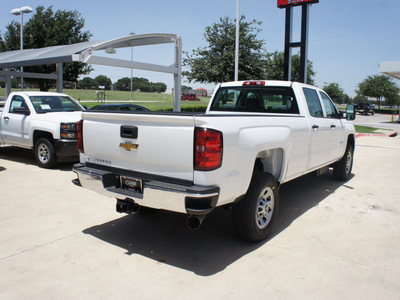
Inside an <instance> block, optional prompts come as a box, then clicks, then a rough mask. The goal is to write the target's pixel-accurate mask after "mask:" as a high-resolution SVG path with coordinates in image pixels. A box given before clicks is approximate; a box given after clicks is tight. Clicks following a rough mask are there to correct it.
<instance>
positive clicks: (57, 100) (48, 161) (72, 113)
mask: <svg viewBox="0 0 400 300" xmlns="http://www.w3.org/2000/svg"><path fill="white" fill-rule="evenodd" d="M1 110H2V111H1ZM84 110H85V109H84V108H83V106H81V105H80V104H79V103H78V102H77V101H75V100H74V99H72V98H71V97H69V96H68V95H65V94H60V93H48V92H14V93H11V94H10V95H9V96H8V98H7V100H6V102H5V104H4V107H2V108H1V109H0V145H1V144H7V145H11V146H17V147H22V148H28V149H34V151H35V157H36V161H37V163H38V165H39V166H40V167H43V168H53V167H54V166H55V165H56V164H57V162H62V161H74V160H75V161H78V160H79V151H78V148H77V140H76V124H77V122H78V121H79V120H80V119H81V113H82V111H84Z"/></svg>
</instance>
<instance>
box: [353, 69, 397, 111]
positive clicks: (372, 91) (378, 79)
mask: <svg viewBox="0 0 400 300" xmlns="http://www.w3.org/2000/svg"><path fill="white" fill-rule="evenodd" d="M356 92H357V94H359V95H363V96H366V97H371V98H375V99H376V100H377V102H378V104H379V109H381V103H382V102H383V100H384V99H392V98H395V99H396V98H397V97H398V94H399V92H400V89H399V87H398V86H397V85H396V84H395V83H394V82H393V81H392V79H391V78H390V77H388V76H386V75H372V76H368V77H367V78H366V79H364V80H363V81H362V82H360V83H359V84H358V90H356Z"/></svg>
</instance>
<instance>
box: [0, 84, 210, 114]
mask: <svg viewBox="0 0 400 300" xmlns="http://www.w3.org/2000/svg"><path fill="white" fill-rule="evenodd" d="M12 91H19V89H13V90H12ZM25 91H37V90H35V89H25ZM55 91H56V90H55V89H51V90H50V92H55ZM63 93H64V94H67V95H69V96H71V97H72V98H74V99H76V100H78V101H79V102H80V103H81V104H82V105H85V106H87V107H88V108H90V107H93V106H95V105H97V104H100V103H101V102H99V101H97V94H96V90H79V89H77V90H75V89H64V90H63ZM0 96H5V89H0ZM105 98H106V100H105V103H110V102H123V101H130V99H131V92H130V91H106V96H105ZM173 101H174V100H173V95H172V94H157V93H143V92H134V93H133V102H132V103H134V104H138V105H141V106H144V107H147V108H148V109H150V110H164V109H172V107H173ZM209 101H210V98H206V97H200V101H182V103H181V106H182V108H185V107H194V106H203V107H207V105H208V102H209Z"/></svg>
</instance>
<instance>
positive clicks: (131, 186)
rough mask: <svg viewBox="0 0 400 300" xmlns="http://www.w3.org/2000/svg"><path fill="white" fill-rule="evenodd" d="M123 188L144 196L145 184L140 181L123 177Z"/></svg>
mask: <svg viewBox="0 0 400 300" xmlns="http://www.w3.org/2000/svg"><path fill="white" fill-rule="evenodd" d="M121 188H122V189H124V190H130V191H134V192H136V193H140V194H143V183H142V180H140V179H136V178H131V177H125V176H121Z"/></svg>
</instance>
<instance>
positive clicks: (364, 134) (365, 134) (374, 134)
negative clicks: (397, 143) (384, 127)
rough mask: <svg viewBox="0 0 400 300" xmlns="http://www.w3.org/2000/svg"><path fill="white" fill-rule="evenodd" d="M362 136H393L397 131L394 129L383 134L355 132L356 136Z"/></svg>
mask: <svg viewBox="0 0 400 300" xmlns="http://www.w3.org/2000/svg"><path fill="white" fill-rule="evenodd" d="M363 136H378V137H395V136H397V131H394V132H392V133H390V134H384V133H357V134H356V138H359V137H363Z"/></svg>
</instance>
